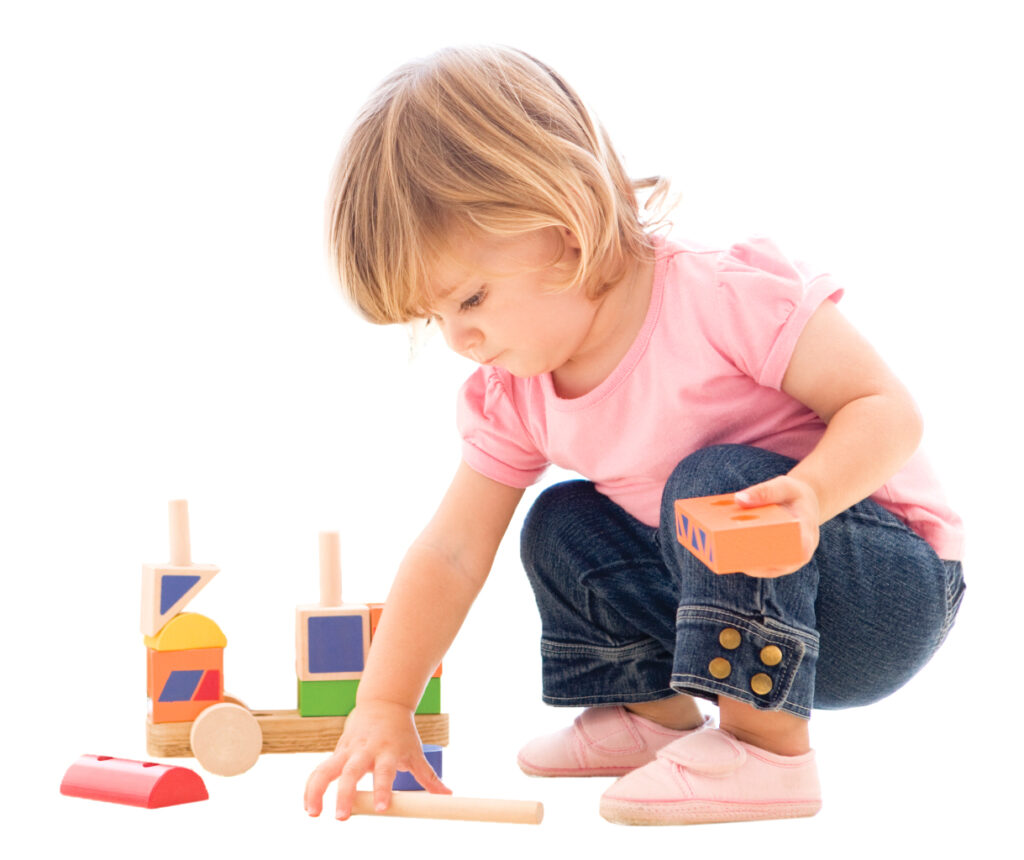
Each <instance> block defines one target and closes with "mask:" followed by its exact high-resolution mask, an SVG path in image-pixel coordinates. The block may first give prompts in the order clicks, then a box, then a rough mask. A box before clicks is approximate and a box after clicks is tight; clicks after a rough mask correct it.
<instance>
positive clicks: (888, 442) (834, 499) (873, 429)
mask: <svg viewBox="0 0 1024 860" xmlns="http://www.w3.org/2000/svg"><path fill="white" fill-rule="evenodd" d="M922 431H923V425H922V421H921V414H920V412H919V411H918V409H917V406H916V405H915V404H914V401H913V400H912V399H911V397H910V396H909V394H907V393H906V392H890V393H884V394H873V395H870V396H867V397H861V398H858V399H857V400H852V401H850V402H849V403H847V404H846V405H845V406H843V407H842V408H841V409H839V410H837V411H836V413H835V414H834V415H833V416H832V418H831V420H830V421H829V424H828V427H827V429H826V430H825V434H824V435H823V436H822V438H821V439H820V440H819V442H818V445H817V446H816V447H815V448H814V450H813V451H811V453H810V454H808V455H807V456H806V457H805V458H804V459H803V460H801V461H800V462H799V463H798V464H797V465H796V466H794V467H793V469H792V470H791V471H790V472H789V475H790V477H792V478H796V479H798V480H801V481H803V482H804V483H806V484H808V485H810V486H811V487H812V488H813V489H814V491H815V493H816V494H817V496H818V504H819V506H820V513H821V515H820V518H819V525H820V524H821V523H824V522H827V521H828V520H830V519H832V517H834V516H836V514H839V513H841V512H842V511H845V510H846V509H847V508H849V507H850V506H852V505H855V504H857V502H859V501H861V500H863V499H866V498H867V497H868V496H870V495H871V494H872V493H874V492H875V491H876V490H877V489H878V488H879V487H881V486H882V484H884V483H885V482H886V481H887V480H889V478H891V477H892V476H893V475H894V474H895V473H896V472H897V471H899V469H900V468H901V467H902V466H903V464H904V463H906V461H907V460H908V459H909V458H910V457H911V455H912V454H913V453H914V452H915V451H916V450H917V447H918V445H919V444H920V442H921V435H922Z"/></svg>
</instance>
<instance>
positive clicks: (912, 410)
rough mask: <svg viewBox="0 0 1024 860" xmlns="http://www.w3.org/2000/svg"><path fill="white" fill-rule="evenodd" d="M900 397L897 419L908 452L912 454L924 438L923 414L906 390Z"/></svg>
mask: <svg viewBox="0 0 1024 860" xmlns="http://www.w3.org/2000/svg"><path fill="white" fill-rule="evenodd" d="M900 399H901V401H902V402H901V407H902V408H901V410H900V419H899V427H900V433H901V435H902V436H903V438H904V439H906V444H907V447H908V448H909V450H910V454H913V453H914V452H915V451H916V450H917V449H918V447H919V446H920V445H921V440H922V439H923V438H924V415H923V414H922V412H921V409H920V407H919V406H918V405H917V403H916V401H915V400H914V398H913V397H911V396H910V394H909V393H908V392H907V391H905V390H904V391H903V392H902V396H901V398H900ZM908 456H909V454H908Z"/></svg>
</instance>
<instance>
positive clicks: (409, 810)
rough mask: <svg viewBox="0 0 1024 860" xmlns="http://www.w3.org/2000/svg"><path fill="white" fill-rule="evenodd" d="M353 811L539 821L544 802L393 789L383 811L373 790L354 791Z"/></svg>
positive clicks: (406, 815)
mask: <svg viewBox="0 0 1024 860" xmlns="http://www.w3.org/2000/svg"><path fill="white" fill-rule="evenodd" d="M352 814H353V815H394V816H398V817H401V818H445V819H452V820H457V821H496V822H499V823H505V824H540V822H541V819H542V818H543V817H544V804H543V803H540V802H539V801H534V800H491V799H488V798H483V797H456V796H454V795H451V794H428V793H427V792H425V791H396V792H394V793H393V794H392V795H391V805H390V806H389V807H388V808H387V809H386V810H385V811H384V812H377V811H376V810H375V809H374V808H373V792H372V791H357V792H356V799H355V803H354V804H353V805H352Z"/></svg>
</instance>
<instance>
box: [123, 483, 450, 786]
mask: <svg viewBox="0 0 1024 860" xmlns="http://www.w3.org/2000/svg"><path fill="white" fill-rule="evenodd" d="M169 520H170V545H171V556H170V562H169V563H167V564H162V565H161V564H147V565H143V568H142V632H143V634H144V635H145V645H146V691H147V696H148V697H149V703H150V707H149V713H148V715H147V718H146V750H147V752H148V753H149V754H150V755H152V756H163V757H173V756H188V755H192V756H195V758H196V760H197V761H198V762H199V764H200V765H202V766H203V767H204V768H205V769H206V770H208V771H209V772H210V773H214V774H218V775H221V776H232V775H234V774H238V773H242V772H244V771H246V770H248V769H249V768H250V767H252V765H253V764H255V762H256V760H257V759H258V758H259V756H260V754H261V753H290V752H331V751H332V750H333V749H334V747H335V744H336V743H337V741H338V738H339V737H340V736H341V733H342V730H343V729H344V726H345V717H346V716H347V715H348V714H349V713H350V712H351V710H352V708H353V707H354V706H355V697H356V689H357V687H358V686H359V678H360V677H361V676H362V672H363V667H364V666H365V663H366V655H367V653H368V651H369V648H370V647H371V644H372V642H373V636H374V633H375V632H376V629H377V624H378V623H379V621H380V615H381V612H382V611H383V608H384V607H383V604H372V603H371V604H351V603H343V602H342V599H341V560H340V552H339V540H338V533H337V532H321V533H320V603H319V604H315V605H307V606H299V607H297V609H296V612H295V622H296V674H297V676H298V707H297V708H296V709H295V710H275V711H269V710H267V711H258V710H255V711H254V710H250V709H249V708H248V707H246V706H245V705H244V704H243V703H242V702H241V701H239V700H238V699H236V698H234V697H232V696H229V695H226V694H225V692H224V648H225V646H226V645H227V639H226V637H225V636H224V634H223V632H221V629H220V628H219V627H218V626H217V624H216V623H215V622H213V621H212V620H211V619H209V618H207V617H206V616H204V615H200V614H199V613H196V612H185V611H183V610H184V609H185V607H186V606H187V605H188V604H189V602H190V601H191V600H192V599H193V598H194V597H195V596H196V594H198V593H199V592H200V591H201V590H202V589H203V588H204V587H205V586H206V585H207V583H209V582H210V580H211V579H213V577H214V576H216V574H217V573H218V572H219V568H217V567H216V566H214V565H210V564H194V563H193V562H192V560H191V546H190V540H189V520H188V503H187V502H186V501H184V500H175V501H172V502H170V503H169ZM416 727H417V729H418V731H419V734H420V740H421V741H422V742H423V743H424V744H432V745H438V746H445V745H447V743H448V715H447V714H443V713H441V667H440V666H438V667H437V671H435V672H434V676H433V677H432V678H431V679H430V682H429V683H428V684H427V687H426V690H425V691H424V693H423V697H422V699H421V701H420V704H419V707H418V708H417V710H416Z"/></svg>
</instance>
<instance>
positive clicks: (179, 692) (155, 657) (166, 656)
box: [146, 648, 224, 723]
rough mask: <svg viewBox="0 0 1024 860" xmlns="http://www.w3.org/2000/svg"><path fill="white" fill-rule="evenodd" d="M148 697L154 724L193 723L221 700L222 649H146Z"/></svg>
mask: <svg viewBox="0 0 1024 860" xmlns="http://www.w3.org/2000/svg"><path fill="white" fill-rule="evenodd" d="M146 678H147V688H148V689H147V694H148V695H149V699H150V704H151V707H152V715H153V722H154V723H174V722H185V721H187V720H194V719H195V718H196V717H197V716H199V714H200V712H201V711H203V709H205V708H208V707H209V706H210V705H214V704H216V703H217V702H221V701H223V700H224V649H223V648H194V649H192V650H189V651H154V650H153V649H151V648H147V649H146Z"/></svg>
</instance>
